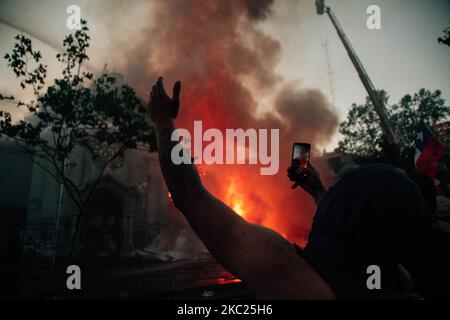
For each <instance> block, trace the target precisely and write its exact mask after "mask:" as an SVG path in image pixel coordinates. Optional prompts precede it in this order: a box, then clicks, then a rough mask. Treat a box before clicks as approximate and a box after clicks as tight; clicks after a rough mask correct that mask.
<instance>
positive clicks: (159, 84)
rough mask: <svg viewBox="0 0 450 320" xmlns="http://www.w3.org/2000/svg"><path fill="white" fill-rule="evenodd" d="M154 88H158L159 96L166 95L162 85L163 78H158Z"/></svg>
mask: <svg viewBox="0 0 450 320" xmlns="http://www.w3.org/2000/svg"><path fill="white" fill-rule="evenodd" d="M156 86H157V87H158V91H159V95H160V96H164V95H166V90H165V89H164V83H163V78H162V77H159V78H158V82H156Z"/></svg>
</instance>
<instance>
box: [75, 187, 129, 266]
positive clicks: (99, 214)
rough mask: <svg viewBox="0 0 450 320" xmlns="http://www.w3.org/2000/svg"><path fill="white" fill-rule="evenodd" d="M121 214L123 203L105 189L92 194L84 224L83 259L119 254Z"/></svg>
mask: <svg viewBox="0 0 450 320" xmlns="http://www.w3.org/2000/svg"><path fill="white" fill-rule="evenodd" d="M122 213H123V203H122V200H121V199H120V197H119V196H117V195H116V194H115V193H113V192H111V191H109V190H107V189H100V190H97V191H95V192H94V194H93V195H92V198H91V201H90V202H89V212H88V214H87V216H86V221H85V223H84V232H83V256H84V257H85V258H88V259H92V258H102V257H103V258H106V257H113V256H117V255H119V254H120V249H121V244H122V243H121V242H122V241H121V238H122V237H121V229H122V228H121V217H122Z"/></svg>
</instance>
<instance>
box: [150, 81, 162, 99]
mask: <svg viewBox="0 0 450 320" xmlns="http://www.w3.org/2000/svg"><path fill="white" fill-rule="evenodd" d="M150 96H151V98H152V100H155V99H158V98H159V97H160V94H159V89H158V86H157V85H156V84H155V85H154V86H153V87H152V92H151V93H150Z"/></svg>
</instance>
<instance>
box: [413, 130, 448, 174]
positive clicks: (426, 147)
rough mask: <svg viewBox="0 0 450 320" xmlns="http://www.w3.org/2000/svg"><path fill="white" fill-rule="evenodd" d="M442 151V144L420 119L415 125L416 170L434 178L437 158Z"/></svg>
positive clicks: (439, 157) (440, 155) (437, 163)
mask: <svg viewBox="0 0 450 320" xmlns="http://www.w3.org/2000/svg"><path fill="white" fill-rule="evenodd" d="M444 152H445V147H444V145H443V144H442V143H441V142H439V140H438V139H437V138H436V137H435V136H434V135H433V132H432V131H431V129H430V128H429V127H428V126H427V125H426V124H425V122H423V121H421V122H420V123H419V126H418V127H417V136H416V155H415V159H414V160H415V165H416V170H417V172H419V173H421V174H423V175H426V176H428V177H430V178H432V179H434V177H435V176H436V171H437V168H438V166H439V159H441V157H442V155H443V154H444Z"/></svg>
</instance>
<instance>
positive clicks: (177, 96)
mask: <svg viewBox="0 0 450 320" xmlns="http://www.w3.org/2000/svg"><path fill="white" fill-rule="evenodd" d="M180 92H181V82H180V81H177V82H175V84H174V86H173V100H174V101H175V103H178V104H179V103H180Z"/></svg>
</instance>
